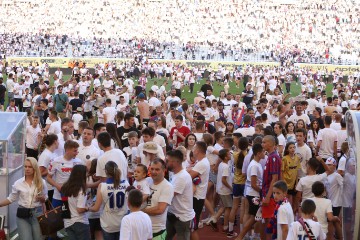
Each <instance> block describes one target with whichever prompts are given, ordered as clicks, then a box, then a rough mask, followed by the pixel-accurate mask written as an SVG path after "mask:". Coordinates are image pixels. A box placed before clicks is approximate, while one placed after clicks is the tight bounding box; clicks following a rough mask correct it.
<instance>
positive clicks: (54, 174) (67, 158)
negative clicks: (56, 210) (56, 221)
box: [47, 140, 82, 207]
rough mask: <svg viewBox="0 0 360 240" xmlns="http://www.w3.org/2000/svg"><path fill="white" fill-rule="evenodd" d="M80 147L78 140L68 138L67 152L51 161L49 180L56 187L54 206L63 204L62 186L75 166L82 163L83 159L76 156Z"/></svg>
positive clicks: (65, 146)
mask: <svg viewBox="0 0 360 240" xmlns="http://www.w3.org/2000/svg"><path fill="white" fill-rule="evenodd" d="M78 148H79V144H78V143H77V142H75V141H72V140H68V141H67V142H66V143H65V145H64V149H65V154H64V155H61V156H59V157H57V158H55V159H54V160H53V161H51V162H50V166H49V168H48V172H49V173H48V175H47V181H48V183H49V184H50V185H51V186H54V187H55V188H54V197H53V201H52V205H53V206H54V207H58V206H61V205H62V201H61V194H60V192H61V187H62V185H63V184H64V183H65V182H66V181H67V180H68V179H69V177H70V174H71V171H72V169H73V167H74V166H75V165H79V164H82V161H81V160H80V159H78V158H76V155H77V153H78Z"/></svg>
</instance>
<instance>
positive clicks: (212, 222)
mask: <svg viewBox="0 0 360 240" xmlns="http://www.w3.org/2000/svg"><path fill="white" fill-rule="evenodd" d="M209 225H210V227H212V229H213V230H214V231H216V232H217V231H218V228H217V223H216V222H214V221H212V220H211V221H210V223H209Z"/></svg>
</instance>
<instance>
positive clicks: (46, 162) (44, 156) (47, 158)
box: [38, 148, 56, 190]
mask: <svg viewBox="0 0 360 240" xmlns="http://www.w3.org/2000/svg"><path fill="white" fill-rule="evenodd" d="M54 158H56V155H55V154H54V153H53V152H51V151H50V150H49V149H47V148H45V150H44V151H43V152H42V153H41V154H40V156H39V160H38V166H39V167H44V168H46V169H49V166H50V162H51V161H52V160H54ZM46 184H47V188H48V190H52V189H53V188H54V187H53V186H51V185H50V184H49V183H48V182H46Z"/></svg>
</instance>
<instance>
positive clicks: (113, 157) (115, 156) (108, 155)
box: [96, 149, 128, 179]
mask: <svg viewBox="0 0 360 240" xmlns="http://www.w3.org/2000/svg"><path fill="white" fill-rule="evenodd" d="M109 161H113V162H115V163H116V164H117V165H118V168H119V169H120V171H121V179H127V167H128V162H127V160H126V158H125V155H124V153H123V152H122V151H121V150H120V149H111V150H109V151H106V152H105V153H104V154H103V155H102V156H101V157H99V159H98V161H97V166H96V176H98V177H106V173H105V164H106V163H107V162H109Z"/></svg>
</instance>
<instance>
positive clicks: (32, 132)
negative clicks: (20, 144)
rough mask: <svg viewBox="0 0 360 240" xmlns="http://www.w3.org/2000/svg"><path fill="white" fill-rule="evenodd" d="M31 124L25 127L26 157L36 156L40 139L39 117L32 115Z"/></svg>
mask: <svg viewBox="0 0 360 240" xmlns="http://www.w3.org/2000/svg"><path fill="white" fill-rule="evenodd" d="M32 118H33V120H32V124H31V126H27V127H26V135H25V136H26V154H27V156H28V157H33V158H35V159H37V158H38V154H39V151H38V147H39V144H40V141H41V128H40V127H39V117H38V116H33V117H32Z"/></svg>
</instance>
